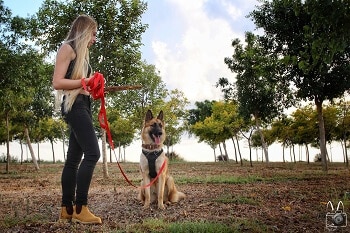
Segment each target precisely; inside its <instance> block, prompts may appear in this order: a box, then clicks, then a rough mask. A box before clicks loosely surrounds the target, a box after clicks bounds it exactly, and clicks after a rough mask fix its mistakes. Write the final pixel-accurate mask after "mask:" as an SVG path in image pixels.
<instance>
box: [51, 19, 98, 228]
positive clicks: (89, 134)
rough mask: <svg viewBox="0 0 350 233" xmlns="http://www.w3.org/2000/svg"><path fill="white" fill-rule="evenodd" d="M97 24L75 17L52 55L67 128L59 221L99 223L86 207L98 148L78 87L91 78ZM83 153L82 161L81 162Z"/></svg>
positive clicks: (87, 98) (87, 102)
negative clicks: (91, 56)
mask: <svg viewBox="0 0 350 233" xmlns="http://www.w3.org/2000/svg"><path fill="white" fill-rule="evenodd" d="M96 33H97V23H96V21H95V20H94V19H93V18H91V17H89V16H87V15H80V16H78V17H77V18H76V19H75V20H74V22H73V24H72V26H71V29H70V31H69V33H68V36H67V38H66V39H65V41H64V43H63V44H62V46H61V47H60V48H59V50H58V52H57V56H56V64H55V70H54V74H53V80H52V84H53V87H54V88H55V89H56V90H59V92H60V91H62V92H63V94H64V96H63V102H62V105H61V109H62V115H63V117H64V119H65V120H66V122H67V123H68V125H69V128H70V136H69V147H68V151H67V160H66V162H65V165H64V168H63V171H62V177H61V184H62V208H61V214H60V218H59V221H70V220H71V221H73V222H80V223H84V224H101V223H102V221H101V218H99V217H96V216H95V215H93V214H92V213H91V212H90V211H89V209H88V207H87V204H88V200H87V199H88V191H89V187H90V183H91V179H92V175H93V171H94V168H95V165H96V163H97V161H98V159H99V158H100V149H99V145H98V140H97V137H96V134H95V130H94V127H93V123H92V115H91V106H90V105H91V99H90V96H89V93H88V92H87V91H85V90H84V89H83V88H82V82H85V83H86V84H87V83H88V82H89V80H90V79H91V78H92V76H91V74H92V69H91V66H90V64H89V47H90V46H91V45H92V44H94V43H95V42H96ZM83 154H84V158H83V160H82V157H83Z"/></svg>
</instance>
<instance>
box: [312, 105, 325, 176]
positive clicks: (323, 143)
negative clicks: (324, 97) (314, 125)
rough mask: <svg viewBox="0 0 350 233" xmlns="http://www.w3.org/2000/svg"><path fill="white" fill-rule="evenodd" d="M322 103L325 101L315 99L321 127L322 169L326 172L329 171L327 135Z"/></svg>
mask: <svg viewBox="0 0 350 233" xmlns="http://www.w3.org/2000/svg"><path fill="white" fill-rule="evenodd" d="M322 102H323V101H321V100H319V99H317V98H315V104H316V109H317V119H318V127H319V132H320V149H321V160H322V168H323V170H324V171H328V164H327V148H326V134H325V129H324V119H323V113H322Z"/></svg>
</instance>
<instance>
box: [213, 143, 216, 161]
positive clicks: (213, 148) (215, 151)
mask: <svg viewBox="0 0 350 233" xmlns="http://www.w3.org/2000/svg"><path fill="white" fill-rule="evenodd" d="M213 151H214V162H216V151H215V147H213Z"/></svg>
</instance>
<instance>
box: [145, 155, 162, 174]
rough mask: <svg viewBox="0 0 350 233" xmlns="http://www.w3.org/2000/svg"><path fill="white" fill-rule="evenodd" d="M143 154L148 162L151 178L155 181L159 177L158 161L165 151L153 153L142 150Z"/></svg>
mask: <svg viewBox="0 0 350 233" xmlns="http://www.w3.org/2000/svg"><path fill="white" fill-rule="evenodd" d="M142 153H143V154H144V155H145V156H146V158H147V160H148V168H149V176H150V177H151V178H152V179H153V178H155V177H156V176H157V171H156V160H157V158H158V157H159V156H160V155H161V154H162V153H163V149H161V150H159V151H152V152H148V151H145V150H142Z"/></svg>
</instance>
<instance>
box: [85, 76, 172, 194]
mask: <svg viewBox="0 0 350 233" xmlns="http://www.w3.org/2000/svg"><path fill="white" fill-rule="evenodd" d="M81 85H82V86H83V88H84V90H85V91H87V92H89V93H90V94H91V96H92V98H93V99H94V100H96V99H100V100H101V106H100V112H99V113H98V121H99V123H100V126H101V128H102V129H104V130H105V131H106V133H107V138H108V143H109V146H110V147H111V148H112V150H113V152H114V153H115V151H114V143H113V140H112V134H111V131H110V129H109V126H108V120H107V112H106V107H105V103H106V101H105V79H104V77H103V75H102V74H101V73H99V72H95V73H94V76H93V77H92V78H91V79H90V80H89V82H88V83H87V84H86V83H85V80H84V78H82V79H81ZM116 158H117V156H116ZM117 164H118V167H119V170H120V172H121V173H122V175H123V176H124V178H125V180H126V181H127V182H128V183H129V184H130V185H131V186H134V187H135V188H141V189H144V188H147V187H150V186H151V185H152V184H153V183H154V182H155V181H156V180H157V179H158V177H159V175H160V174H161V173H162V171H163V169H164V167H165V164H166V160H164V163H163V164H162V166H161V168H160V170H159V172H158V174H157V176H156V177H155V178H154V179H153V180H152V181H151V183H149V184H148V185H145V186H141V187H139V186H135V185H134V184H133V183H132V182H131V181H130V180H129V179H128V177H127V176H126V174H125V173H124V171H123V169H122V167H121V166H120V163H119V161H118V159H117Z"/></svg>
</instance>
